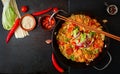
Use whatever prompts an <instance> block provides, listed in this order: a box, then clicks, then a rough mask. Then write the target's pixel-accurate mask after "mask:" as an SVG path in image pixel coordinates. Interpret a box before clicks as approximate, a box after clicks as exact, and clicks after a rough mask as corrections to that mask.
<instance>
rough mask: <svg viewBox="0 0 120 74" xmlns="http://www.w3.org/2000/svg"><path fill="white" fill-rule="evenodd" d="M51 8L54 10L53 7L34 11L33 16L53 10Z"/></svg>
mask: <svg viewBox="0 0 120 74" xmlns="http://www.w3.org/2000/svg"><path fill="white" fill-rule="evenodd" d="M51 10H52V8H48V9H44V10H41V11H38V12H34V13H32V15H33V16H39V15H42V14H44V13H47V12H49V11H51Z"/></svg>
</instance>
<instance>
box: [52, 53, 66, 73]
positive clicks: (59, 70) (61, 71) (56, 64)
mask: <svg viewBox="0 0 120 74" xmlns="http://www.w3.org/2000/svg"><path fill="white" fill-rule="evenodd" d="M52 63H53V66H54V67H55V69H56V70H57V71H58V72H60V73H63V72H64V70H63V68H61V67H60V66H59V65H58V63H57V62H56V60H55V56H54V53H52Z"/></svg>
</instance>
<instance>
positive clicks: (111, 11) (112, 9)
mask: <svg viewBox="0 0 120 74" xmlns="http://www.w3.org/2000/svg"><path fill="white" fill-rule="evenodd" d="M107 12H108V13H109V14H110V15H115V14H117V12H118V7H117V6H116V5H108V6H107Z"/></svg>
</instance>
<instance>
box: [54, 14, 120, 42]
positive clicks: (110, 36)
mask: <svg viewBox="0 0 120 74" xmlns="http://www.w3.org/2000/svg"><path fill="white" fill-rule="evenodd" d="M56 18H58V19H60V20H63V21H69V22H72V23H75V24H77V25H79V26H82V27H84V28H85V29H89V30H92V31H95V32H97V33H101V34H104V35H105V36H107V37H109V38H112V39H115V40H117V41H120V37H118V36H116V35H113V34H110V33H108V32H105V31H102V30H97V29H95V28H92V27H90V26H87V25H84V24H82V23H80V22H76V21H74V20H71V19H69V18H67V17H64V16H62V15H59V14H57V16H56Z"/></svg>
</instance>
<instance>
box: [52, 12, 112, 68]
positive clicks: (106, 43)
mask: <svg viewBox="0 0 120 74" xmlns="http://www.w3.org/2000/svg"><path fill="white" fill-rule="evenodd" d="M74 14H85V15H88V16H90V17H91V18H95V19H97V20H98V22H99V23H101V25H102V26H103V30H104V31H106V32H108V30H107V28H106V26H105V25H104V23H103V22H102V20H101V19H98V18H97V17H94V16H91V15H90V14H88V13H74ZM70 15H71V14H70ZM70 15H67V17H69V16H70ZM64 22H65V21H62V20H58V22H57V23H56V26H55V27H54V30H53V33H52V40H53V42H52V47H53V51H54V53H55V55H56V57H57V58H58V59H59V61H60V62H62V63H64V64H65V65H67V66H70V67H74V68H87V67H91V66H94V65H95V64H97V63H98V62H100V60H101V59H102V58H103V57H104V56H105V54H106V52H107V50H108V46H109V43H110V42H109V38H108V37H105V41H104V47H103V51H102V53H100V54H99V56H98V57H97V58H96V59H94V60H93V61H92V62H90V64H89V65H86V63H80V62H74V61H71V60H69V59H66V57H64V56H63V55H62V54H61V52H60V49H59V46H58V44H57V40H56V36H57V34H58V31H59V29H60V28H61V26H62V23H64ZM106 46H107V47H106Z"/></svg>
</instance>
